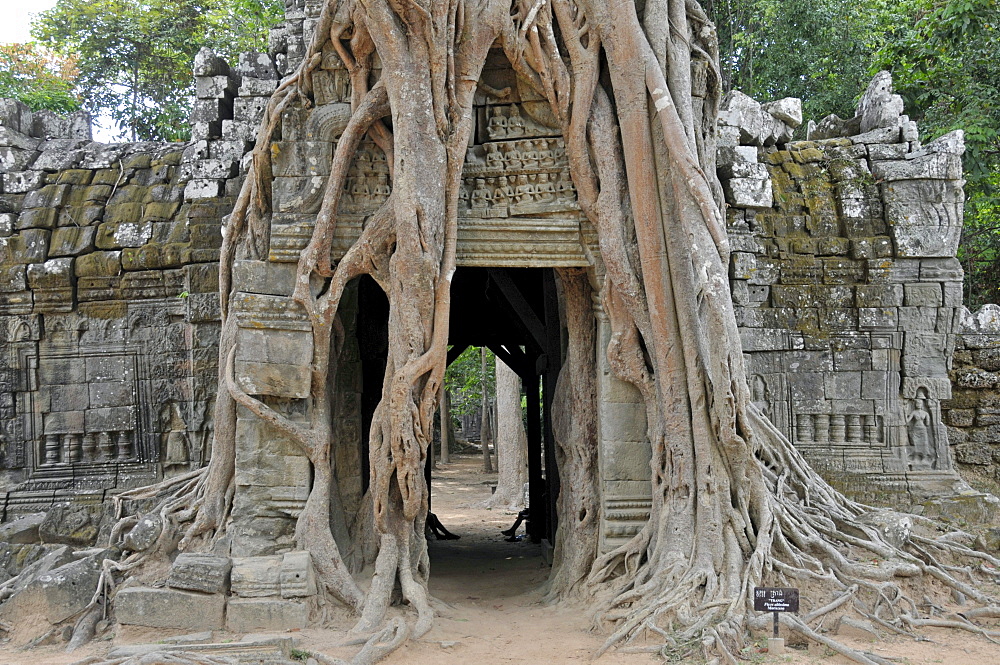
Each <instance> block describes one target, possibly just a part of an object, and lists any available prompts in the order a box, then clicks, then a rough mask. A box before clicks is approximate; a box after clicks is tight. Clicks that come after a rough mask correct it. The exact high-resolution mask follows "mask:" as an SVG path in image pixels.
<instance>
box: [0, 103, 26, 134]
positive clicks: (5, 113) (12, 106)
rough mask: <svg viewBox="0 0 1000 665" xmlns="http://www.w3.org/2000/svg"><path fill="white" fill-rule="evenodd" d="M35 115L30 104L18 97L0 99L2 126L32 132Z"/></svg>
mask: <svg viewBox="0 0 1000 665" xmlns="http://www.w3.org/2000/svg"><path fill="white" fill-rule="evenodd" d="M33 115H34V114H33V113H32V112H31V109H30V108H28V105H27V104H25V103H24V102H22V101H20V100H18V99H0V127H9V128H10V129H12V130H13V131H15V132H21V133H23V134H30V133H31V126H32V120H33Z"/></svg>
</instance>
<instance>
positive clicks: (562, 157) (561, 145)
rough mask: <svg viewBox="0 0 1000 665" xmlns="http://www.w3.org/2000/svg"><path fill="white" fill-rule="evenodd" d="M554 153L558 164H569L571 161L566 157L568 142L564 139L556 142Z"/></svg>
mask: <svg viewBox="0 0 1000 665" xmlns="http://www.w3.org/2000/svg"><path fill="white" fill-rule="evenodd" d="M552 152H553V153H554V155H555V158H556V162H557V163H559V164H568V163H569V159H568V158H567V157H566V141H565V140H564V139H561V138H558V139H556V141H555V148H553V150H552Z"/></svg>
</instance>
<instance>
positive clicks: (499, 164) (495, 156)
mask: <svg viewBox="0 0 1000 665" xmlns="http://www.w3.org/2000/svg"><path fill="white" fill-rule="evenodd" d="M503 162H504V159H503V155H501V154H500V148H499V146H497V144H496V143H487V144H486V166H487V167H488V168H490V169H497V170H501V169H503Z"/></svg>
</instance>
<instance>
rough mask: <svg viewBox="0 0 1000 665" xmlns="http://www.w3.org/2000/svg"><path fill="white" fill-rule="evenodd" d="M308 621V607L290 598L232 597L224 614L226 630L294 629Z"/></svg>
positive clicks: (302, 626) (238, 631)
mask: <svg viewBox="0 0 1000 665" xmlns="http://www.w3.org/2000/svg"><path fill="white" fill-rule="evenodd" d="M308 623H309V608H308V606H307V605H306V604H305V603H298V602H294V601H291V600H265V599H247V598H232V599H230V601H229V606H228V611H227V614H226V630H230V631H233V632H237V633H246V632H249V631H253V630H295V629H300V628H305V627H306V625H307V624H308Z"/></svg>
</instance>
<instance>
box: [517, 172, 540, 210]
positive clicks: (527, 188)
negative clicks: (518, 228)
mask: <svg viewBox="0 0 1000 665" xmlns="http://www.w3.org/2000/svg"><path fill="white" fill-rule="evenodd" d="M534 197H535V186H534V185H532V184H531V183H529V182H528V176H526V175H519V176H517V187H515V188H514V202H515V203H517V204H519V205H520V204H522V203H531V201H532V199H534Z"/></svg>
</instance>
